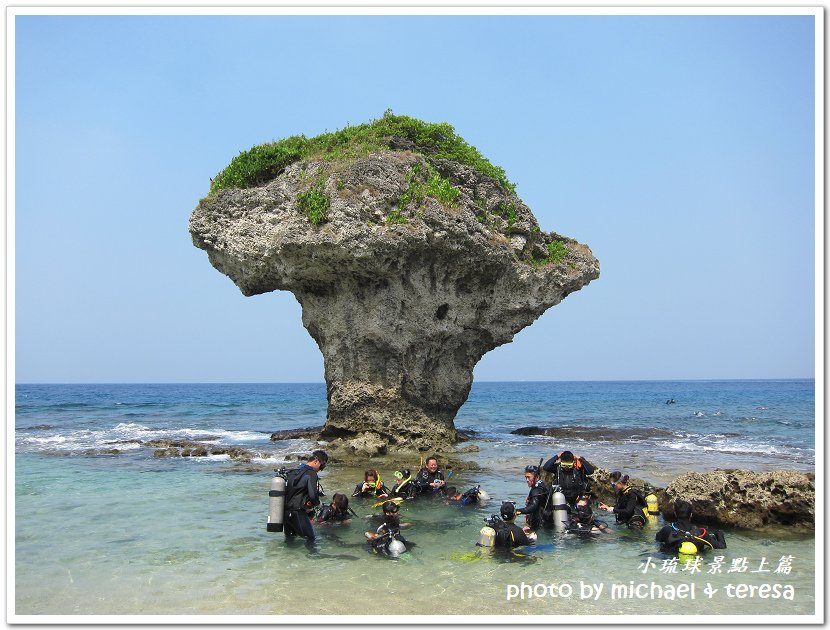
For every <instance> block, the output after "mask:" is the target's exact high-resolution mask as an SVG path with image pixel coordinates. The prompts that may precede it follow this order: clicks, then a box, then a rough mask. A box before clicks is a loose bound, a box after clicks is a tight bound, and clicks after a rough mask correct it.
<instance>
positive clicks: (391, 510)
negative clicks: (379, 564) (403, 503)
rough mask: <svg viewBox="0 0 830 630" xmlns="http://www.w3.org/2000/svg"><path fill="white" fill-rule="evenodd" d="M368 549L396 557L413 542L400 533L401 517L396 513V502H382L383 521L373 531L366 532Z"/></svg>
mask: <svg viewBox="0 0 830 630" xmlns="http://www.w3.org/2000/svg"><path fill="white" fill-rule="evenodd" d="M366 540H368V541H369V549H370V550H371V551H375V552H377V553H381V554H384V555H386V556H389V557H390V558H397V557H398V556H399V555H401V554H402V553H403V552H404V551H406V550H407V549H409V547H410V546H411V545H412V544H413V543H410V542H409V541H408V540H406V538H404V537H403V536H402V535H401V519H400V516H399V515H398V504H397V503H395V502H394V501H387V502H386V503H384V504H383V523H382V524H381V526H380V527H378V529H377V531H376V532H375V533H372V532H366Z"/></svg>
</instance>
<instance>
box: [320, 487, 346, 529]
mask: <svg viewBox="0 0 830 630" xmlns="http://www.w3.org/2000/svg"><path fill="white" fill-rule="evenodd" d="M350 512H351V514H354V512H352V511H351V510H350V509H349V497H347V496H346V495H345V494H343V493H342V492H335V493H334V496H333V497H332V498H331V503H329V504H328V505H324V506H323V507H322V508H321V509H320V513H319V514H318V515H317V521H316V522H317V523H327V522H331V523H344V522H345V521H348V520H349V519H350V518H351V514H350Z"/></svg>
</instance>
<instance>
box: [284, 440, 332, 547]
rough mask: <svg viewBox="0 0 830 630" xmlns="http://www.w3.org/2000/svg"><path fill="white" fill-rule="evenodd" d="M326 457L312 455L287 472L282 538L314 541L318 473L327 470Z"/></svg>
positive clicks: (318, 503) (318, 500) (318, 497)
mask: <svg viewBox="0 0 830 630" xmlns="http://www.w3.org/2000/svg"><path fill="white" fill-rule="evenodd" d="M328 461H329V456H328V454H326V452H325V451H314V452H313V453H312V454H311V457H310V458H309V460H308V461H307V462H306V463H304V464H300V467H299V468H296V469H294V470H290V471H289V472H288V475H287V479H286V486H285V529H284V531H285V535H286V536H300V537H302V538H306V539H308V540H309V541H313V540H315V539H316V538H317V535H316V534H315V533H314V528H313V527H312V526H311V516H313V515H314V508H315V506H318V505H320V496H321V494H322V493H321V492H320V490H319V487H320V480H319V479H318V477H317V473H318V472H320V471H322V470H323V469H324V468H325V467H326V463H327V462H328Z"/></svg>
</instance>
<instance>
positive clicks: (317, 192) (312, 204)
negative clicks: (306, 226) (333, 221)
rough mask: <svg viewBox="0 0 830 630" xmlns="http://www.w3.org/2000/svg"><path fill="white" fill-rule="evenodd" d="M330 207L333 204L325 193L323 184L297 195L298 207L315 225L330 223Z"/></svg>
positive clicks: (320, 183)
mask: <svg viewBox="0 0 830 630" xmlns="http://www.w3.org/2000/svg"><path fill="white" fill-rule="evenodd" d="M330 206H331V202H330V201H329V198H328V197H327V196H326V193H325V192H324V191H323V183H322V182H319V183H318V184H317V185H316V186H313V187H311V188H309V189H308V190H306V191H305V192H301V193H300V194H298V195H297V207H298V208H299V209H300V210H302V211H303V212H305V215H306V217H308V220H309V222H310V223H312V224H313V225H321V224H323V223H325V222H326V221H328V218H329V207H330Z"/></svg>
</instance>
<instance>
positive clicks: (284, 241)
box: [190, 141, 599, 454]
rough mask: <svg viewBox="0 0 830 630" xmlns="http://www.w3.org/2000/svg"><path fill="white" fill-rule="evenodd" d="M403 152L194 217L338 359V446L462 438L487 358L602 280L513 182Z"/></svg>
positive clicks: (238, 273)
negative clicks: (288, 297) (295, 310)
mask: <svg viewBox="0 0 830 630" xmlns="http://www.w3.org/2000/svg"><path fill="white" fill-rule="evenodd" d="M390 146H398V147H399V150H383V151H379V152H375V153H371V154H369V155H366V156H362V157H356V158H350V159H342V160H301V161H297V162H294V163H292V164H290V165H289V166H287V167H286V168H285V169H284V170H283V171H282V172H281V173H280V174H279V175H277V176H276V177H275V178H273V179H271V180H270V181H267V182H264V183H261V184H260V185H258V186H255V187H251V188H225V189H222V190H218V191H215V192H212V193H211V194H210V195H209V196H208V197H206V198H205V199H203V200H202V201H201V202H200V203H199V205H198V207H197V208H196V209H195V210H194V211H193V214H192V217H191V219H190V232H191V235H192V239H193V243H194V244H195V245H196V246H197V247H200V248H202V249H204V250H205V251H206V252H207V253H208V257H209V259H210V262H211V263H212V264H213V266H214V267H215V268H216V269H218V270H219V271H221V272H222V273H224V274H226V275H228V276H229V277H230V278H231V279H232V280H233V281H234V282H235V283H236V285H237V286H238V287H239V289H240V290H241V291H242V293H243V294H244V295H248V296H250V295H255V294H260V293H265V292H268V291H275V290H278V289H280V290H287V291H291V292H292V293H293V294H294V295H295V297H296V298H297V300H298V301H299V303H300V304H301V305H302V310H303V316H302V319H303V324H304V325H305V327H306V329H307V330H308V332H309V333H310V334H311V336H312V337H313V338H314V339H315V341H316V342H317V344H318V346H319V348H320V350H321V352H322V354H323V358H324V365H325V380H326V384H327V388H328V390H327V391H328V416H327V419H326V425H325V427H324V430H323V437H324V438H328V439H334V438H339V439H341V440H348V439H354V438H356V437H358V436H359V442H360V444H356V445H355V446H356V447H357V448H359V450H361V452H367V451H373V452H374V453H377V454H381V452H382V451H383V450H384V449H385V448H386V445H387V444H388V445H390V448H393V449H396V450H401V449H418V450H425V449H431V448H434V447H436V446H437V445H447V444H450V443H452V442H453V441H455V439H456V431H455V428H454V424H453V419H454V417H455V415H456V412H457V411H458V409H459V407H461V405H462V404H463V403H464V401H465V400H466V399H467V395H468V394H469V391H470V387H471V385H472V380H473V367H474V366H475V364H476V363H477V362H478V360H479V359H480V358H481V357H482V355H484V354H485V353H486V352H488V351H489V350H492V349H493V348H496V347H497V346H500V345H502V344H505V343H508V342H510V341H511V340H512V339H513V336H514V335H515V334H516V333H517V332H519V331H520V330H522V329H523V328H525V327H526V326H528V325H530V324H531V323H533V321H534V320H536V319H537V318H538V317H539V316H540V315H541V314H542V313H544V312H545V310H547V309H548V308H550V307H551V306H553V305H555V304H558V303H559V302H560V301H561V300H562V299H563V298H565V297H566V296H567V295H568V294H570V293H572V292H574V291H577V290H579V289H580V288H581V287H583V286H585V285H586V284H587V283H589V282H590V281H591V280H593V279H595V278H597V277H598V276H599V263H598V261H597V260H596V258H594V256H593V255H592V254H591V251H590V249H589V248H588V247H587V246H585V245H582V244H580V243H578V242H576V241H575V240H573V239H569V238H567V237H563V236H560V235H557V234H554V233H545V232H542V231H541V230H540V229H539V225H538V223H537V222H536V219H535V218H534V217H533V215H532V213H531V211H530V210H529V208H527V206H525V205H524V203H522V201H521V200H520V199H519V198H518V197H516V195H515V194H514V193H513V192H511V191H509V190H507V189H506V188H505V187H504V186H503V185H502V184H501V182H500V181H499V180H497V179H495V178H493V177H489V176H487V175H484V174H482V173H480V172H478V171H476V170H474V169H473V168H471V167H468V166H465V165H463V164H460V163H458V162H455V161H451V160H442V159H430V158H428V157H425V156H424V155H421V154H419V153H415V152H413V151H410V150H407V149H406V146H407V145H406V143H405V142H403V141H401V142H399V143H397V144H395V143H394V142H391V143H390ZM430 186H433V188H435V187H436V186H437V187H439V188H440V187H441V186H443V192H444V193H447V191H449V194H448V195H443V194H442V192H441V190H439V191H438V192H435V191H434V190H431V189H430ZM453 190H454V191H456V192H452V191H453ZM312 195H316V200H315V202H316V205H315V204H312V203H309V202H308V200H309V199H310V198H311V196H312ZM442 198H443V199H442ZM371 436H377V437H379V438H380V442H381V446H377V444H375V442H376V440H375V439H374V438H372V437H371Z"/></svg>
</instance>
